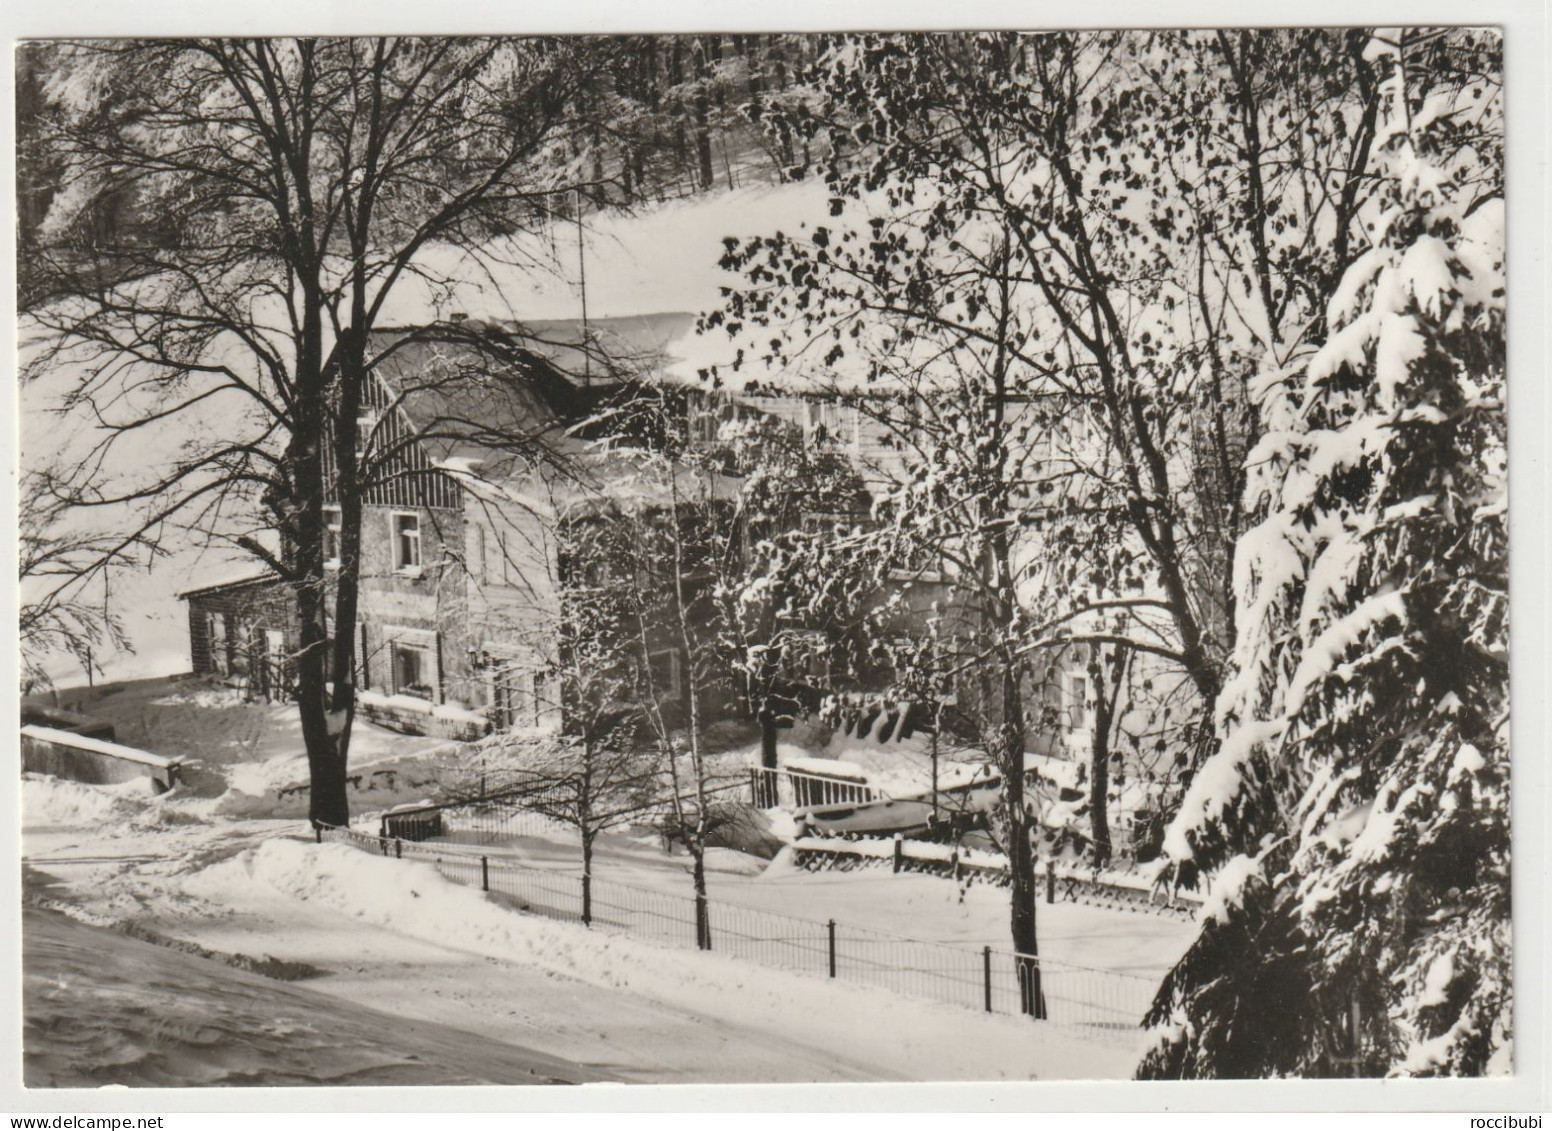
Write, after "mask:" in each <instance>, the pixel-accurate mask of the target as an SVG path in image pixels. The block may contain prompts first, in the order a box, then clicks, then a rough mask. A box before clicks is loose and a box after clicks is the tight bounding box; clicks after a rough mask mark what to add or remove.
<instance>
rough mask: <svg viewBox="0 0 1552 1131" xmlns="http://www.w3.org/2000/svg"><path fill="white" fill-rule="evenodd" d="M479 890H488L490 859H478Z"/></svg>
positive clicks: (483, 857)
mask: <svg viewBox="0 0 1552 1131" xmlns="http://www.w3.org/2000/svg"><path fill="white" fill-rule="evenodd" d="M480 890H481V891H489V890H490V857H489V856H481V857H480Z"/></svg>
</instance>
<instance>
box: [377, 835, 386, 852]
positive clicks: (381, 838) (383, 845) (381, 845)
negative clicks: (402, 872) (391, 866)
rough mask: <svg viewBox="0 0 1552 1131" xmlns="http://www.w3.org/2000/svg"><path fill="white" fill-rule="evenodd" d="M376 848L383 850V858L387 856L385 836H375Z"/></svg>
mask: <svg viewBox="0 0 1552 1131" xmlns="http://www.w3.org/2000/svg"><path fill="white" fill-rule="evenodd" d="M377 847H378V848H381V849H382V850H383V855H384V856H387V855H388V838H387V836H385V835H383V834H381V833H379V834H378V836H377Z"/></svg>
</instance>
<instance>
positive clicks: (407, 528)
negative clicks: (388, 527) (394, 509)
mask: <svg viewBox="0 0 1552 1131" xmlns="http://www.w3.org/2000/svg"><path fill="white" fill-rule="evenodd" d="M393 567H394V568H395V569H397V570H399V571H401V572H403V573H413V574H419V573H420V516H419V515H415V514H395V515H394V516H393Z"/></svg>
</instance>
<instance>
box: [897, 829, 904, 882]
mask: <svg viewBox="0 0 1552 1131" xmlns="http://www.w3.org/2000/svg"><path fill="white" fill-rule="evenodd" d="M904 867H905V837H903V836H902V835H901V834H899V833H895V875H899V874H900V870H901V869H902V868H904Z"/></svg>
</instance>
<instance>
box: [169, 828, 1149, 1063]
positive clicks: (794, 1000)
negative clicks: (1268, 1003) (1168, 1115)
mask: <svg viewBox="0 0 1552 1131" xmlns="http://www.w3.org/2000/svg"><path fill="white" fill-rule="evenodd" d="M245 886H257V887H261V888H265V889H269V890H272V891H275V892H279V893H281V894H283V895H286V896H289V897H291V898H293V899H296V900H299V901H303V902H307V903H310V904H313V905H325V906H328V907H330V908H332V909H334V910H337V911H339V912H340V913H341V914H342V915H343V916H345V917H347V922H348V921H355V922H360V923H365V924H370V925H375V926H380V927H385V928H388V929H391V930H394V931H396V932H398V933H401V934H404V935H408V936H412V937H414V938H417V939H421V940H427V941H432V942H437V943H442V944H444V945H452V946H455V947H456V948H457V950H459V951H462V952H465V953H471V954H475V955H479V956H482V957H485V958H491V959H496V960H498V961H503V962H512V963H517V964H520V965H523V966H525V967H530V968H537V969H542V970H544V971H547V972H549V973H551V974H554V975H557V976H564V977H569V978H573V979H576V980H579V981H582V982H586V983H589V984H592V985H598V986H603V987H607V988H611V989H615V990H620V991H625V992H629V993H633V994H636V995H639V996H641V997H645V998H649V999H653V1000H655V1001H659V1002H663V1003H666V1004H670V1005H674V1006H677V1007H681V1008H686V1009H690V1010H693V1011H696V1012H698V1013H701V1014H703V1015H706V1016H711V1017H718V1018H722V1019H725V1020H727V1021H728V1022H730V1023H733V1024H737V1025H741V1026H755V1027H758V1028H759V1029H761V1030H765V1031H770V1032H775V1033H779V1034H780V1035H781V1036H783V1037H785V1038H787V1039H790V1040H794V1041H799V1042H803V1043H805V1044H809V1045H812V1046H815V1047H819V1048H823V1049H827V1050H830V1051H832V1052H833V1053H834V1055H837V1056H847V1057H858V1056H861V1057H863V1058H867V1059H873V1060H875V1061H877V1062H878V1063H881V1064H887V1065H888V1066H889V1067H890V1068H891V1069H894V1070H897V1071H899V1072H901V1073H902V1075H904V1076H905V1077H906V1078H910V1079H919V1080H931V1079H942V1078H945V1077H953V1078H977V1079H1074V1078H1078V1079H1083V1078H1108V1077H1116V1076H1126V1075H1129V1074H1130V1072H1131V1068H1132V1065H1133V1063H1134V1059H1135V1058H1134V1057H1133V1056H1132V1055H1131V1053H1130V1052H1128V1051H1127V1050H1126V1049H1124V1048H1122V1049H1116V1048H1113V1047H1110V1046H1109V1045H1106V1044H1099V1043H1094V1042H1091V1041H1088V1040H1085V1039H1084V1038H1083V1037H1082V1036H1081V1035H1079V1034H1075V1033H1073V1032H1072V1031H1070V1030H1055V1029H1049V1028H1047V1029H1039V1028H1035V1027H1033V1023H1031V1022H1028V1021H1026V1020H1023V1019H1020V1018H1012V1017H984V1016H981V1015H979V1014H976V1013H975V1012H973V1011H969V1010H963V1009H956V1008H953V1007H951V1006H941V1005H936V1004H933V1003H929V1002H920V1001H916V1000H913V999H909V998H903V997H899V996H896V995H893V994H890V993H888V992H886V991H882V990H875V989H868V988H863V987H859V986H854V985H848V984H846V983H840V982H829V981H827V980H825V979H821V978H807V977H803V976H801V975H798V974H792V973H788V972H785V971H781V970H776V969H772V968H769V967H763V966H754V965H751V964H748V963H744V962H740V961H738V960H736V959H731V958H727V957H723V956H719V955H716V954H701V953H697V952H694V951H678V950H669V949H664V948H660V947H656V946H653V945H651V944H648V943H645V942H641V941H639V940H635V939H630V938H624V937H621V936H618V935H611V934H606V933H603V932H599V931H590V930H588V929H586V928H584V927H582V926H580V925H578V924H571V923H561V922H555V921H552V920H548V919H542V918H537V917H530V916H526V915H521V914H517V913H514V912H511V911H507V910H505V909H503V908H502V907H500V906H498V905H497V904H495V903H492V902H491V901H490V900H488V899H487V898H486V897H485V896H484V895H483V894H482V893H481V892H478V891H476V890H474V889H472V888H466V887H460V886H458V885H456V884H453V883H451V882H449V881H448V880H446V879H444V878H443V877H442V876H441V875H439V874H438V873H437V872H436V870H435V869H434V868H433V867H432V866H431V865H429V864H424V863H420V862H416V861H397V860H392V859H385V858H382V857H376V856H372V855H370V854H367V853H364V852H360V851H357V850H355V849H352V848H349V847H347V846H345V845H341V844H324V845H316V844H311V843H305V842H298V841H281V840H273V841H268V842H266V843H264V844H262V845H259V846H258V847H256V848H254V849H251V850H249V851H248V852H245V853H243V854H242V855H241V856H238V857H234V858H232V859H229V860H226V861H223V862H221V863H218V864H215V865H213V866H211V867H209V868H207V869H205V870H204V871H203V872H201V873H198V874H196V875H194V876H191V877H190V878H189V879H188V881H187V882H186V884H185V887H186V889H187V890H189V891H190V892H191V893H192V894H205V895H208V896H209V897H211V898H215V899H218V900H230V899H232V898H233V896H234V895H237V894H239V893H240V891H241V889H242V888H243V887H245ZM342 929H349V928H348V926H347V925H344V924H342ZM859 1050H861V1051H860V1052H859Z"/></svg>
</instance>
